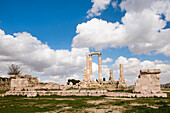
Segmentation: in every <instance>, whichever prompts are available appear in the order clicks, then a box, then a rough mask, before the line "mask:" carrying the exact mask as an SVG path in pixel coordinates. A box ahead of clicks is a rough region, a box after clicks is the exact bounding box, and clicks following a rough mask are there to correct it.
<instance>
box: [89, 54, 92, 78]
mask: <svg viewBox="0 0 170 113" xmlns="http://www.w3.org/2000/svg"><path fill="white" fill-rule="evenodd" d="M89 66H90V80H92V55H89Z"/></svg>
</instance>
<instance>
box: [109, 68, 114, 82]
mask: <svg viewBox="0 0 170 113" xmlns="http://www.w3.org/2000/svg"><path fill="white" fill-rule="evenodd" d="M110 81H114V80H113V70H112V69H111V70H110Z"/></svg>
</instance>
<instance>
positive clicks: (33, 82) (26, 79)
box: [10, 75, 39, 91]
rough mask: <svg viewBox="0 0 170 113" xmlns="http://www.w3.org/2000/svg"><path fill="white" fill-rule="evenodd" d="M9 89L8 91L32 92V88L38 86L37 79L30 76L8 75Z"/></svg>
mask: <svg viewBox="0 0 170 113" xmlns="http://www.w3.org/2000/svg"><path fill="white" fill-rule="evenodd" d="M10 78H11V87H10V90H27V91H30V90H34V87H35V86H37V85H38V84H39V81H38V79H37V77H32V76H31V75H10Z"/></svg>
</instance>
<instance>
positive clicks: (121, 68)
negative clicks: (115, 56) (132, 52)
mask: <svg viewBox="0 0 170 113" xmlns="http://www.w3.org/2000/svg"><path fill="white" fill-rule="evenodd" d="M120 78H124V76H123V64H120Z"/></svg>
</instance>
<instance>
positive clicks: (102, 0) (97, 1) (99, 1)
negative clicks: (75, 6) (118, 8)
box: [87, 0, 111, 18]
mask: <svg viewBox="0 0 170 113" xmlns="http://www.w3.org/2000/svg"><path fill="white" fill-rule="evenodd" d="M91 2H93V6H92V8H91V9H89V10H88V11H87V14H88V15H87V18H90V17H94V16H99V15H101V11H103V10H105V9H106V8H107V6H108V5H109V4H110V2H111V0H91Z"/></svg>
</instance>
